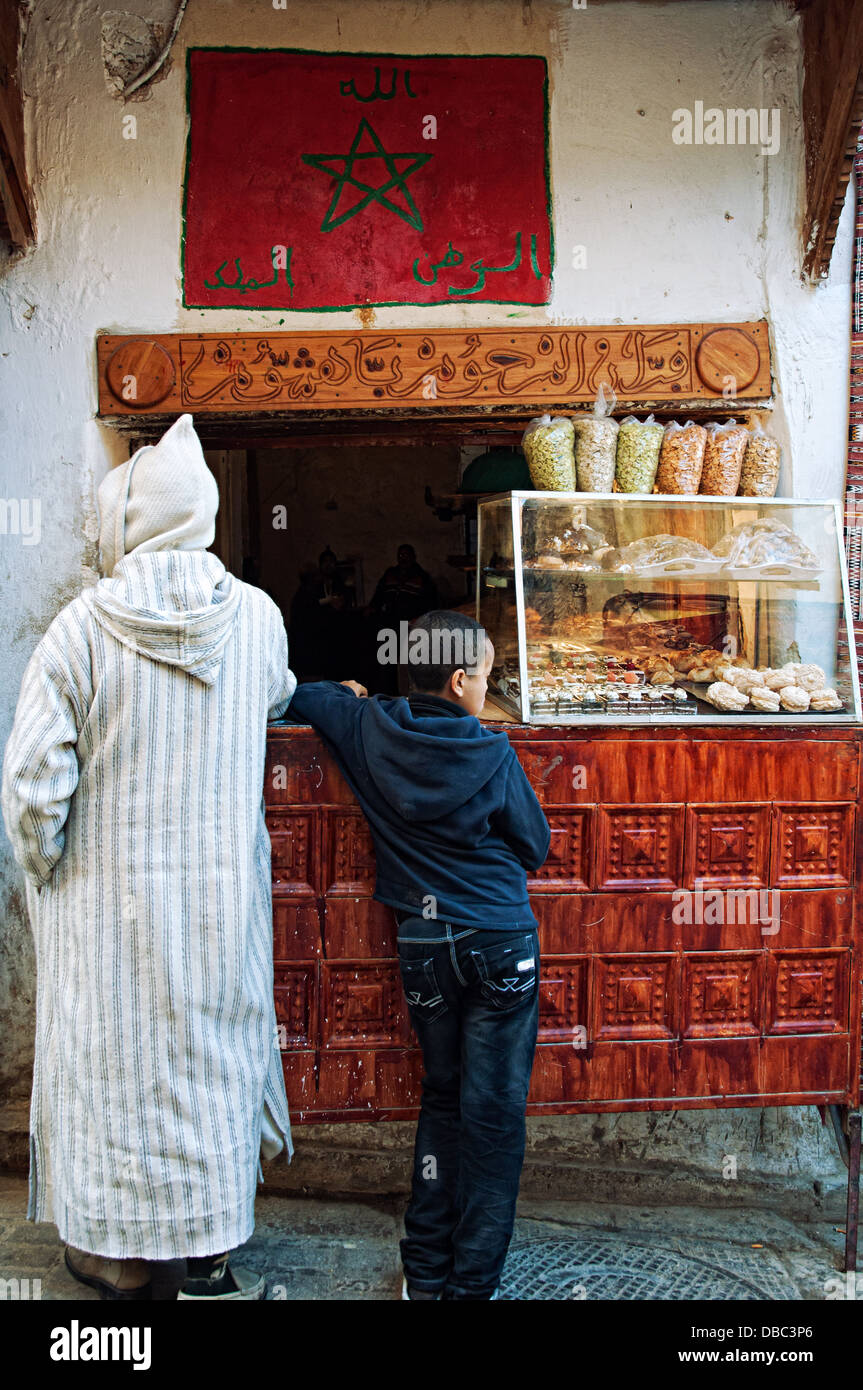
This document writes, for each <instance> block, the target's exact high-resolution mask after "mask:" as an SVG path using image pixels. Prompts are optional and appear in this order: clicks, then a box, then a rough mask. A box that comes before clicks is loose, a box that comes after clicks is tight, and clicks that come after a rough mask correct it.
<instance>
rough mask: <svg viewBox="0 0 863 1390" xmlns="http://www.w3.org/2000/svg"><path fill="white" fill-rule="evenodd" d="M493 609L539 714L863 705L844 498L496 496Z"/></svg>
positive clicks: (655, 717) (514, 670)
mask: <svg viewBox="0 0 863 1390" xmlns="http://www.w3.org/2000/svg"><path fill="white" fill-rule="evenodd" d="M477 618H478V620H479V621H480V622H481V623H482V624H483V626H484V627H485V628H486V630H487V631H488V633H489V635H490V636H491V638H492V641H493V642H494V647H495V658H494V664H493V667H492V671H491V676H490V678H489V693H490V694H491V696H492V697H493V698H494V700H495V701H496V702H497V703H498V704H499V705H500V706H501V707H502V708H503V709H504V710H506V712H507V713H509V714H511V715H513V716H514V717H515V718H517V719H520V720H521V721H522V722H524V723H536V724H574V723H582V722H585V721H587V722H591V723H614V722H620V723H623V722H625V723H655V722H656V723H658V722H662V723H667V722H669V721H671V722H675V721H677V720H686V721H687V722H691V721H696V722H701V723H712V724H715V723H724V722H727V721H731V722H736V723H746V722H757V723H798V722H803V723H807V722H809V723H814V722H824V721H827V722H835V723H853V722H855V721H859V719H860V692H859V687H858V680H857V668H856V661H855V660H854V643H853V631H852V628H851V623H850V620H849V600H848V578H847V571H846V568H845V553H844V549H843V545H842V509H841V505H840V504H839V503H837V502H804V501H796V500H791V499H777V498H771V499H769V500H768V499H765V498H760V497H733V498H732V497H707V496H704V497H698V498H697V499H696V498H692V497H689V498H687V499H682V498H681V499H677V498H675V497H671V496H654V497H649V496H641V497H637V498H636V497H632V496H626V495H624V494H619V493H594V494H591V495H590V496H589V497H586V496H585V494H584V493H563V492H512V493H506V494H503V495H499V496H496V497H490V498H487V499H483V500H482V501H481V502H480V503H479V508H478V537H477Z"/></svg>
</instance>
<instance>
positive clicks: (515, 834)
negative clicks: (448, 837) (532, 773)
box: [494, 753, 551, 872]
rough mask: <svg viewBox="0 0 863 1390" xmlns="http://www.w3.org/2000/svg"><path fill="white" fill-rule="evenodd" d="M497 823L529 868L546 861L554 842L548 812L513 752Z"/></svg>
mask: <svg viewBox="0 0 863 1390" xmlns="http://www.w3.org/2000/svg"><path fill="white" fill-rule="evenodd" d="M494 823H495V828H496V829H497V830H498V831H499V832H500V834H501V835H502V836H503V838H504V839H505V840H506V842H507V844H508V845H509V847H510V849H511V850H512V852H513V854H515V855H516V857H517V858H518V859H519V860H520V861H521V863H522V864H523V865H524V867H525V868H526V869H527V870H528V872H535V871H536V870H537V869H539V868H540V867H541V866H542V865H543V864H544V863H545V859H546V855H547V854H548V849H549V845H550V844H551V830H550V829H549V825H548V821H547V820H546V818H545V812H544V811H543V809H542V807H541V806H540V804H539V802H538V801H537V799H536V792H535V791H534V789H533V787H532V786H531V785H530V782H529V781H528V779H527V774H526V772H525V770H524V768H523V767H522V765H521V763H520V762H519V760H518V758H517V757H516V756H515V754H514V753H513V756H512V759H511V762H510V767H509V774H508V776H507V780H506V789H505V793H504V801H503V806H502V807H501V809H500V810H499V811H498V813H497V815H496V816H495V820H494Z"/></svg>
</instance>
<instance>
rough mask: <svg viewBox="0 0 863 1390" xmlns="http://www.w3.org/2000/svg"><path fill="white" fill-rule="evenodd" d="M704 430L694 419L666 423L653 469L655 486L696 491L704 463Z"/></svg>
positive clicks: (658, 488)
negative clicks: (683, 423) (679, 422)
mask: <svg viewBox="0 0 863 1390" xmlns="http://www.w3.org/2000/svg"><path fill="white" fill-rule="evenodd" d="M706 443H707V430H706V429H705V428H704V426H703V425H697V424H696V423H695V421H694V420H687V421H686V424H685V425H679V424H678V423H677V421H676V420H672V421H671V424H669V425H666V427H665V434H664V435H663V436H662V448H661V449H660V451H659V467H658V468H657V470H656V490H657V492H665V493H683V492H688V493H693V492H697V491H698V487H699V484H700V482H701V470H702V468H703V466H704V446H705V445H706Z"/></svg>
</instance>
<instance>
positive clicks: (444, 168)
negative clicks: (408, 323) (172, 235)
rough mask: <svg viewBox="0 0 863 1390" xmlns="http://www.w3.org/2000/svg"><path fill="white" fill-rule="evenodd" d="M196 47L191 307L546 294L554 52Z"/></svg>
mask: <svg viewBox="0 0 863 1390" xmlns="http://www.w3.org/2000/svg"><path fill="white" fill-rule="evenodd" d="M188 57H189V88H188V94H189V116H190V130H189V146H188V158H187V170H186V205H185V231H184V256H183V285H184V303H185V304H186V305H188V306H190V307H201V308H217V307H231V308H241V309H250V308H251V309H275V308H277V309H335V308H354V307H356V306H362V305H367V304H368V305H378V304H469V303H471V302H472V301H476V302H481V303H488V302H493V303H504V304H507V303H509V304H544V303H546V302H547V301H548V298H549V292H550V280H551V262H552V241H551V226H550V191H549V179H548V151H547V137H548V122H547V100H548V92H547V77H546V66H545V59H544V58H539V57H474V58H463V57H445V56H439V55H435V56H425V57H413V56H408V55H406V54H366V53H363V54H358V53H307V52H299V51H294V50H282V49H280V50H276V51H272V50H267V49H262V50H251V51H249V50H239V51H237V50H233V49H223V48H219V49H209V48H193V49H191V50H190V51H189V55H188Z"/></svg>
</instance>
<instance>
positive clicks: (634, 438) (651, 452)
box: [614, 415, 665, 492]
mask: <svg viewBox="0 0 863 1390" xmlns="http://www.w3.org/2000/svg"><path fill="white" fill-rule="evenodd" d="M664 433H665V429H664V426H662V425H658V424H657V423H656V421H655V420H654V418H653V416H652V415H648V417H647V419H646V420H637V419H636V418H635V416H634V415H627V417H626V419H625V420H622V421H621V424H620V429H619V430H618V432H617V463H616V466H615V474H614V476H615V482H616V483H617V490H618V492H652V491H653V484H654V481H655V479H656V469H657V466H658V464H659V450H660V448H661V446H662V436H663V434H664Z"/></svg>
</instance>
